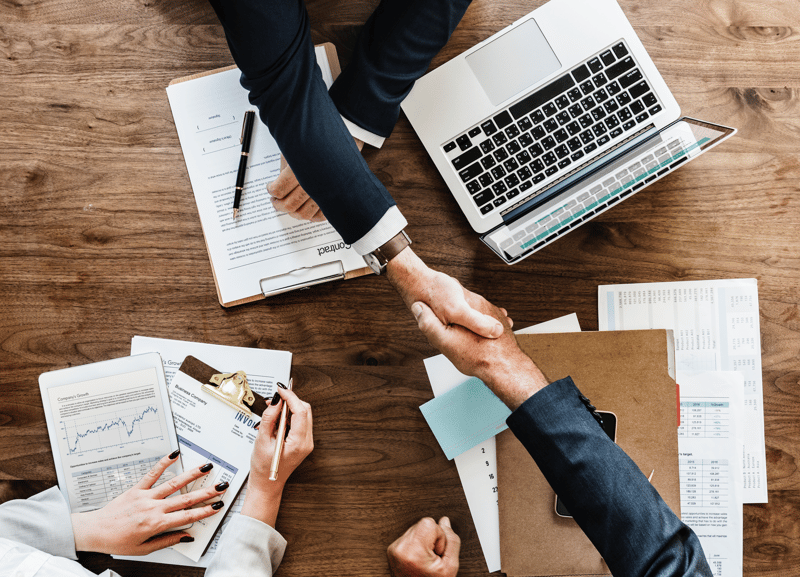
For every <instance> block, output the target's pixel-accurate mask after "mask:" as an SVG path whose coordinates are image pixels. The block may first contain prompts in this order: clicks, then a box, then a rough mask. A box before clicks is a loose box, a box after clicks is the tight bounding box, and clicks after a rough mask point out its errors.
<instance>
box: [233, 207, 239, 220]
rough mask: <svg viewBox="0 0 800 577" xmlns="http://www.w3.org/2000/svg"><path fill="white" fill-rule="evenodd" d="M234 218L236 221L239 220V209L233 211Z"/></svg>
mask: <svg viewBox="0 0 800 577" xmlns="http://www.w3.org/2000/svg"><path fill="white" fill-rule="evenodd" d="M233 218H234V219H237V218H239V209H238V208H234V209H233Z"/></svg>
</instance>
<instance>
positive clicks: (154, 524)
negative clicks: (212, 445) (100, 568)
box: [72, 451, 228, 555]
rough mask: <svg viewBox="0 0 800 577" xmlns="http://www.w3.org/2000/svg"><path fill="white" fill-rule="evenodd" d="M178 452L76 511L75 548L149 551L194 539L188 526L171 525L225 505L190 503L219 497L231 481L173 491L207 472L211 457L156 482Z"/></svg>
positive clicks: (191, 520)
mask: <svg viewBox="0 0 800 577" xmlns="http://www.w3.org/2000/svg"><path fill="white" fill-rule="evenodd" d="M178 454H179V453H178V451H175V452H174V453H172V454H171V455H168V456H166V457H164V458H163V459H161V460H160V461H159V462H158V464H156V466H155V467H153V469H152V470H151V471H150V472H149V473H147V475H145V476H144V477H143V478H142V479H141V480H140V481H139V482H138V483H137V484H136V485H134V486H133V487H131V488H130V489H128V490H127V491H125V492H124V493H122V494H121V495H119V496H118V497H117V498H116V499H114V500H113V501H111V502H110V503H109V504H108V505H106V506H105V507H103V508H102V509H98V510H97V511H91V512H89V513H73V514H72V530H73V532H74V534H75V550H77V551H96V552H98V553H110V554H112V555H147V554H148V553H152V552H153V551H157V550H159V549H163V548H164V547H169V546H171V545H175V544H177V543H179V542H184V543H185V542H189V541H194V538H193V537H191V536H190V535H189V534H188V533H186V532H185V531H173V532H171V533H170V532H169V531H170V530H171V529H174V528H175V527H180V526H181V525H188V524H189V523H194V522H195V521H199V520H200V519H205V518H206V517H210V516H211V515H213V514H215V513H216V512H217V511H218V510H219V509H220V508H221V506H216V503H214V504H210V505H205V506H202V507H197V508H195V509H190V508H189V507H192V506H194V505H198V504H200V503H202V502H204V501H208V500H209V499H213V498H214V497H219V496H220V495H222V494H223V493H224V492H225V489H227V488H228V484H227V483H220V484H218V485H216V486H215V487H209V488H207V489H200V490H198V491H192V492H191V493H186V494H184V495H175V496H174V497H169V496H170V495H172V494H173V493H174V492H175V491H178V490H179V489H181V488H182V487H185V486H186V485H188V484H189V483H191V482H192V481H195V480H196V479H199V478H200V477H202V476H204V475H207V474H208V472H209V471H211V469H212V467H213V465H212V464H211V463H208V464H206V465H203V466H202V467H197V468H195V469H192V470H191V471H187V472H185V473H183V474H181V475H178V476H177V477H175V478H173V479H170V480H169V481H165V482H164V483H162V484H161V485H159V486H158V487H153V485H154V484H155V482H156V481H157V480H158V479H159V477H161V475H162V473H164V471H166V470H167V467H169V466H170V465H172V464H173V463H174V462H175V460H176V459H177V458H178ZM167 497H169V498H167ZM219 503H221V501H219ZM215 506H216V507H215Z"/></svg>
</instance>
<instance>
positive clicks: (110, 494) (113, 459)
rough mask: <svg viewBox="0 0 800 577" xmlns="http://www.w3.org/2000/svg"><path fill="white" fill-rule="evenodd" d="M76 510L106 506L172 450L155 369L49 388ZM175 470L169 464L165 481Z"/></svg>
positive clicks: (70, 497)
mask: <svg viewBox="0 0 800 577" xmlns="http://www.w3.org/2000/svg"><path fill="white" fill-rule="evenodd" d="M48 394H49V400H50V406H51V408H52V411H53V414H54V415H55V418H56V431H57V437H58V439H57V440H58V445H59V450H60V454H61V455H62V459H63V461H64V466H65V468H66V470H67V471H68V474H67V475H66V482H67V493H68V495H69V503H70V510H71V511H72V512H84V511H92V510H94V509H99V508H101V507H103V506H104V505H105V504H106V503H108V502H109V501H111V500H112V499H114V498H115V497H116V496H117V495H119V494H120V493H122V492H123V491H126V490H127V489H129V488H130V487H132V486H133V485H134V484H135V483H136V482H137V481H138V480H139V479H141V478H142V476H144V474H145V473H147V472H148V471H149V470H150V469H151V468H152V467H153V465H155V463H157V462H158V460H159V459H161V458H162V457H163V456H164V455H166V454H168V453H170V452H171V448H170V447H171V446H170V439H169V428H168V427H167V421H166V419H167V418H168V417H169V418H171V415H170V414H169V410H168V408H165V407H164V404H163V401H162V399H161V395H160V393H159V390H158V377H157V375H156V372H155V370H154V369H142V370H137V371H133V372H130V373H125V374H119V375H113V376H109V377H102V378H98V379H92V380H88V381H82V382H77V383H72V384H68V385H63V386H60V387H53V388H50V389H49V390H48ZM172 476H174V472H173V471H172V470H168V471H167V472H166V473H164V475H162V477H161V479H159V481H158V482H159V483H161V482H164V481H165V480H167V479H169V478H171V477H172Z"/></svg>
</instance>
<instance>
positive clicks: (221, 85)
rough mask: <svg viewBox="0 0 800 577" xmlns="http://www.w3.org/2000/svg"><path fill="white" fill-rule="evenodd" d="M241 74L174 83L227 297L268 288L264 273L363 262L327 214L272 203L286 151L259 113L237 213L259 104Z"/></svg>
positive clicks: (326, 70) (302, 277) (183, 136)
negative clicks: (242, 165)
mask: <svg viewBox="0 0 800 577" xmlns="http://www.w3.org/2000/svg"><path fill="white" fill-rule="evenodd" d="M316 54H317V61H318V63H320V69H321V70H322V71H323V79H324V80H325V82H326V83H327V85H328V86H329V87H330V84H331V83H332V82H333V79H332V77H331V72H330V67H329V66H328V61H327V57H326V55H325V50H324V48H323V47H317V48H316ZM240 76H241V72H240V71H239V70H238V69H232V70H228V71H225V72H219V73H216V74H210V75H208V76H202V77H200V78H196V79H193V80H188V81H185V82H179V83H177V84H173V85H171V86H169V87H168V88H167V96H168V98H169V103H170V107H171V108H172V115H173V118H174V119H175V128H176V129H177V131H178V138H179V139H180V143H181V149H182V150H183V156H184V159H185V160H186V168H187V170H188V172H189V180H190V181H191V184H192V190H193V191H194V197H195V201H196V202H197V210H198V212H199V214H200V222H201V223H202V226H203V233H204V234H205V238H206V245H207V246H208V252H209V255H210V258H211V265H212V268H213V270H214V277H215V279H216V282H217V286H218V287H219V294H220V300H221V302H222V303H231V302H233V301H237V300H240V299H245V298H249V297H252V296H253V295H260V294H261V290H262V289H261V283H260V281H261V280H262V279H270V278H273V277H276V276H281V275H286V274H288V273H290V272H291V271H296V272H295V273H294V274H293V275H292V278H290V279H289V280H287V281H286V284H296V283H303V282H309V281H311V280H313V278H314V275H315V274H316V275H317V277H319V278H321V277H323V276H330V275H331V274H336V272H337V271H338V270H339V269H341V272H342V273H344V272H348V271H351V270H355V269H360V268H363V267H364V266H365V265H364V260H363V259H362V258H361V257H360V256H359V255H358V254H357V253H356V252H355V251H354V250H353V249H351V248H350V247H349V245H345V244H344V241H342V238H341V237H340V236H339V234H338V233H337V232H336V231H335V230H334V229H333V227H332V226H331V225H330V224H329V223H328V222H327V221H325V222H318V223H314V222H308V221H301V220H296V219H294V218H292V217H291V216H289V215H288V214H286V213H282V212H278V211H276V210H275V208H274V207H273V206H272V202H271V200H270V199H271V196H270V194H269V193H268V192H267V183H268V182H271V181H273V180H275V178H277V176H278V173H279V171H280V150H279V149H278V145H277V143H276V142H275V140H274V139H273V138H272V136H271V135H270V133H269V129H268V128H267V127H266V126H264V124H262V123H261V122H260V121H259V120H256V122H255V126H254V127H253V137H252V143H251V147H250V157H249V162H248V165H247V172H246V177H245V184H244V190H243V193H242V200H241V203H240V205H239V208H240V211H241V212H240V215H239V218H238V219H237V220H234V219H233V196H234V186H235V184H236V173H237V171H238V168H239V158H240V156H241V144H240V143H239V138H240V136H241V131H242V120H243V118H244V113H245V111H247V110H250V109H252V108H253V107H252V105H251V104H250V102H249V101H248V96H247V90H245V89H244V88H242V86H241V84H240V83H239V77H240ZM332 261H337V265H338V261H342V265H343V266H342V267H337V270H334V272H333V273H331V270H329V267H327V268H325V267H323V268H321V269H313V268H312V267H318V266H320V265H323V264H326V263H330V262H332ZM315 270H319V272H318V273H315ZM268 284H269V286H268V287H265V289H264V290H266V291H270V290H277V289H279V288H280V286H279V285H280V283H279V282H278V280H273V281H270V282H269V283H268Z"/></svg>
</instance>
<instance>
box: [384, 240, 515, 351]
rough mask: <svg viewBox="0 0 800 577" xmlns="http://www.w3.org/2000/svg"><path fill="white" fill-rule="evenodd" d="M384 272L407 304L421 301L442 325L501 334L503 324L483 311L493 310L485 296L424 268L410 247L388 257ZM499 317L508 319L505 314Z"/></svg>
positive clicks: (491, 336)
mask: <svg viewBox="0 0 800 577" xmlns="http://www.w3.org/2000/svg"><path fill="white" fill-rule="evenodd" d="M386 271H387V272H386V276H387V278H388V279H389V281H390V282H391V283H392V284H393V285H394V287H395V288H396V289H397V292H398V293H400V296H401V297H402V299H403V301H404V302H405V303H406V306H407V307H409V308H411V305H412V304H414V303H415V302H417V301H419V302H423V303H425V304H427V305H428V307H430V309H431V310H433V312H434V314H435V315H436V316H437V317H438V319H439V320H440V321H441V322H442V323H443V324H445V325H460V326H462V327H465V328H466V329H469V330H470V331H472V332H473V333H475V334H476V335H480V336H481V337H485V338H488V339H496V338H498V337H500V336H502V334H503V324H502V323H501V322H500V321H499V320H498V319H497V318H494V317H493V316H491V313H489V314H485V313H486V312H487V311H488V310H489V309H494V307H492V305H491V304H490V303H489V302H488V301H487V300H486V299H484V298H483V297H482V296H480V295H477V294H475V293H474V292H472V291H468V290H467V289H465V288H464V287H462V286H461V283H459V282H458V281H457V280H456V279H454V278H453V277H451V276H448V275H446V274H444V273H441V272H438V271H435V270H433V269H430V268H428V267H427V265H426V264H425V263H424V262H422V260H421V259H420V258H419V257H418V256H417V255H416V254H414V251H412V250H411V248H410V247H408V248H405V249H403V250H402V251H401V252H400V254H398V255H397V256H396V257H394V258H393V259H392V260H390V261H389V264H388V265H387V267H386ZM478 308H482V309H484V310H483V311H479V310H477V309H478ZM494 310H495V311H499V310H500V309H494ZM498 316H499V312H498ZM502 317H503V319H504V320H505V321H507V322H509V323H510V322H511V319H507V318H506V316H505V315H502Z"/></svg>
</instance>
